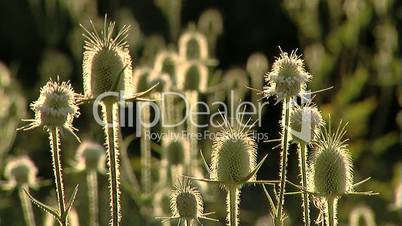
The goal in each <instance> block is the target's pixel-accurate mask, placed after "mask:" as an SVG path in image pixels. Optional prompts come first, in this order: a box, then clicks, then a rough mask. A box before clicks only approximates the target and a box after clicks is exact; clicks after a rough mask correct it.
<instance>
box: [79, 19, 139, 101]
mask: <svg viewBox="0 0 402 226" xmlns="http://www.w3.org/2000/svg"><path fill="white" fill-rule="evenodd" d="M90 22H91V25H92V31H89V30H87V29H86V28H85V27H84V26H82V25H81V27H82V28H83V29H84V30H85V33H84V37H85V39H86V40H85V44H84V59H83V64H82V66H83V76H84V93H85V96H87V97H92V98H95V97H97V96H98V95H100V94H102V93H104V92H108V91H121V90H124V92H125V94H126V96H129V95H130V94H133V93H134V92H133V85H132V68H131V57H130V53H129V49H128V44H127V41H126V40H127V33H128V29H129V27H128V26H123V28H122V29H121V30H119V31H118V32H117V34H116V35H115V36H113V33H114V27H115V22H110V23H109V24H107V18H106V16H105V19H104V24H103V29H102V30H101V32H100V33H98V31H97V30H96V28H95V26H94V24H93V23H92V21H90ZM120 76H121V79H120ZM115 84H118V86H117V88H116V89H117V90H111V89H112V88H113V86H114V85H115Z"/></svg>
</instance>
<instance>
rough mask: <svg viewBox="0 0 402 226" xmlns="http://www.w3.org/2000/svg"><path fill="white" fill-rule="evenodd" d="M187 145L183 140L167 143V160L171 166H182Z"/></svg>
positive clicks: (187, 151)
mask: <svg viewBox="0 0 402 226" xmlns="http://www.w3.org/2000/svg"><path fill="white" fill-rule="evenodd" d="M188 148H189V143H188V142H187V141H186V140H184V139H176V140H172V141H170V142H169V144H168V145H167V148H166V153H167V155H166V156H167V159H168V162H169V164H171V165H180V164H184V162H185V158H186V155H187V153H189V150H188Z"/></svg>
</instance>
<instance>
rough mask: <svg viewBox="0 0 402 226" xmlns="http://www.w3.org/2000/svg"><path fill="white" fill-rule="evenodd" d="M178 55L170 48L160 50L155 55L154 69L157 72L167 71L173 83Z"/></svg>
mask: <svg viewBox="0 0 402 226" xmlns="http://www.w3.org/2000/svg"><path fill="white" fill-rule="evenodd" d="M178 63H179V56H178V55H177V53H175V52H174V51H171V50H162V51H160V52H158V54H157V55H156V57H155V63H154V70H155V71H156V72H158V73H167V74H168V75H169V76H170V78H171V80H172V81H173V83H174V82H175V81H174V79H175V75H176V72H177V65H178Z"/></svg>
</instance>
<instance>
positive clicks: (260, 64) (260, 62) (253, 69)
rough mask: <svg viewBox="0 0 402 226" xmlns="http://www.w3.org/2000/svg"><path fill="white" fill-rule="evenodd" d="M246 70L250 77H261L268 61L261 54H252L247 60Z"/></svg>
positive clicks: (266, 68)
mask: <svg viewBox="0 0 402 226" xmlns="http://www.w3.org/2000/svg"><path fill="white" fill-rule="evenodd" d="M246 68H247V71H248V72H249V73H250V74H251V75H252V76H261V75H262V74H264V73H265V72H266V71H267V70H268V59H267V57H265V55H264V54H262V53H253V54H252V55H250V56H249V57H248V59H247V66H246Z"/></svg>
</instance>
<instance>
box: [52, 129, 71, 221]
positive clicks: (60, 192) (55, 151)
mask: <svg viewBox="0 0 402 226" xmlns="http://www.w3.org/2000/svg"><path fill="white" fill-rule="evenodd" d="M49 131H50V146H51V152H52V160H53V161H52V162H53V171H54V178H55V182H56V194H57V202H58V204H59V213H65V212H66V204H65V200H64V185H63V178H62V169H61V163H60V129H59V128H58V127H51V128H49ZM59 223H60V225H61V226H67V225H68V222H67V218H60V220H59Z"/></svg>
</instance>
